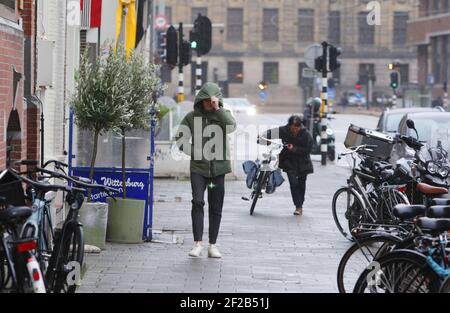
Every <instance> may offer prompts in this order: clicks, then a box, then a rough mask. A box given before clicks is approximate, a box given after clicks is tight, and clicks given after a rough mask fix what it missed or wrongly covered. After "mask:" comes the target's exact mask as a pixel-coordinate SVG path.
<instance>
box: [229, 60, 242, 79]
mask: <svg viewBox="0 0 450 313" xmlns="http://www.w3.org/2000/svg"><path fill="white" fill-rule="evenodd" d="M243 79H244V66H243V63H242V62H228V82H230V83H235V84H242V82H243Z"/></svg>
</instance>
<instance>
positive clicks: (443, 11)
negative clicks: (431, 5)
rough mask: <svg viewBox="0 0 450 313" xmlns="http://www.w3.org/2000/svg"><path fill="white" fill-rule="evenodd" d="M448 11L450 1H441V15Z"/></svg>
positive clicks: (449, 9)
mask: <svg viewBox="0 0 450 313" xmlns="http://www.w3.org/2000/svg"><path fill="white" fill-rule="evenodd" d="M449 11H450V1H449V0H443V4H442V13H448V12H449Z"/></svg>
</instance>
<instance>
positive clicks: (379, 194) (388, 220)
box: [332, 145, 409, 240]
mask: <svg viewBox="0 0 450 313" xmlns="http://www.w3.org/2000/svg"><path fill="white" fill-rule="evenodd" d="M375 148H376V146H375V145H360V146H357V147H351V148H350V149H349V151H348V152H344V153H341V154H340V155H339V158H342V156H345V155H350V156H351V157H352V160H353V167H352V174H351V176H350V178H349V179H348V180H347V185H346V186H344V187H342V188H340V189H338V190H337V191H336V192H335V194H334V196H333V201H332V213H333V218H334V221H335V223H336V226H337V227H338V229H339V231H340V232H341V234H342V235H343V236H344V237H345V238H347V239H349V240H354V238H353V235H352V234H351V231H352V230H353V229H354V228H356V227H358V226H361V225H365V226H367V227H369V230H370V229H373V227H382V226H383V225H387V227H389V225H390V224H392V222H393V221H395V218H394V217H393V215H392V210H393V209H394V207H395V205H397V204H401V203H405V204H408V203H409V200H408V198H407V197H406V196H405V194H404V193H403V192H402V191H401V188H400V187H399V186H398V185H394V184H393V181H394V179H395V178H396V177H398V175H400V174H398V173H396V172H395V171H394V170H393V168H392V166H391V165H390V164H389V163H387V162H383V161H379V160H377V159H374V158H372V157H370V156H368V155H367V152H370V151H372V149H375ZM357 160H359V163H357Z"/></svg>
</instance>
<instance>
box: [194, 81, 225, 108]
mask: <svg viewBox="0 0 450 313" xmlns="http://www.w3.org/2000/svg"><path fill="white" fill-rule="evenodd" d="M214 96H215V97H217V98H219V107H223V95H222V91H220V87H219V85H217V84H215V83H206V84H204V85H203V87H202V88H201V89H200V91H199V92H198V95H197V96H196V97H195V102H194V109H195V110H201V109H202V103H203V100H206V99H209V98H211V97H214Z"/></svg>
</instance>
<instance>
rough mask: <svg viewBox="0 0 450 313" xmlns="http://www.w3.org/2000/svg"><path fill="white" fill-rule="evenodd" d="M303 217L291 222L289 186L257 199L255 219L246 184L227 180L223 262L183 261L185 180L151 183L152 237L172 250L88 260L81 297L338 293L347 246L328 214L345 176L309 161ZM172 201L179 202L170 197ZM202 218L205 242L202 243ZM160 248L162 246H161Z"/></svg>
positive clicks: (187, 242) (112, 249) (127, 250)
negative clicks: (103, 294) (311, 166)
mask: <svg viewBox="0 0 450 313" xmlns="http://www.w3.org/2000/svg"><path fill="white" fill-rule="evenodd" d="M315 171H316V172H315V174H314V175H311V176H309V178H308V185H307V197H306V203H305V208H304V215H303V216H301V217H295V216H294V215H292V213H293V210H294V207H293V205H292V203H291V198H290V192H289V184H288V181H287V180H286V181H285V183H284V184H283V185H282V186H281V187H280V188H279V189H278V190H277V191H276V193H275V194H272V195H265V196H264V198H263V199H260V200H259V202H258V204H257V207H256V209H255V213H254V215H253V216H250V215H249V207H250V203H248V202H244V201H243V200H241V196H243V195H247V192H248V189H246V187H245V182H244V181H227V184H226V192H227V193H226V200H225V206H224V213H223V220H222V221H223V222H222V226H221V233H220V235H219V240H218V245H219V248H220V250H221V252H222V254H223V258H222V259H220V260H217V259H208V258H207V251H206V249H205V250H204V253H203V256H202V257H201V258H198V259H193V258H190V257H188V252H189V250H190V249H191V247H192V245H193V237H192V234H191V222H190V200H191V198H190V185H189V182H188V181H187V180H162V179H159V180H157V181H156V183H155V189H156V190H155V194H156V197H155V200H156V203H155V209H154V230H160V231H161V230H163V231H164V233H163V234H164V236H163V237H162V238H163V239H164V238H166V239H167V238H169V239H171V237H170V236H169V235H168V234H172V233H173V234H174V236H175V237H176V239H177V241H178V243H175V244H173V243H143V244H137V245H124V244H111V243H109V244H108V245H107V249H106V250H105V251H103V252H102V253H101V254H100V255H88V256H87V257H86V262H87V265H88V271H87V273H86V275H85V277H84V279H83V281H82V286H81V287H80V290H79V292H194V293H199V292H213V293H216V292H243V293H246V292H269V293H270V292H337V287H336V269H337V266H338V263H339V260H340V257H341V256H342V254H343V253H344V252H345V250H346V249H347V248H348V247H349V245H350V243H349V242H347V241H346V240H345V239H344V238H343V237H342V236H341V235H340V234H339V233H338V231H337V229H336V227H335V225H334V221H333V218H332V215H331V198H332V195H333V192H334V191H335V190H336V189H337V188H338V187H339V186H340V185H342V184H344V183H345V180H346V177H347V176H348V175H347V174H348V170H346V169H345V168H342V167H338V166H336V165H328V166H327V167H322V166H320V164H318V163H316V162H315ZM176 197H178V198H176ZM207 231H208V228H207V214H206V216H205V237H204V239H205V240H207ZM163 241H166V240H163Z"/></svg>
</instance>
